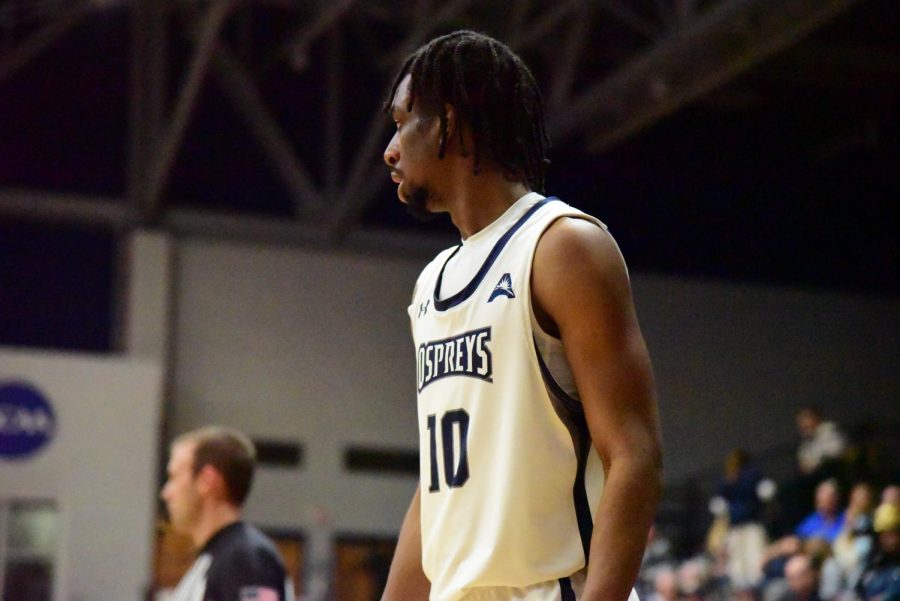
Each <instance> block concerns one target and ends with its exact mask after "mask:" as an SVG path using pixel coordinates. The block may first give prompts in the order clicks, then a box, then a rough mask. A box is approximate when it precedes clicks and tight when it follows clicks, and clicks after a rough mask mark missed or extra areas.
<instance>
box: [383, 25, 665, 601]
mask: <svg viewBox="0 0 900 601" xmlns="http://www.w3.org/2000/svg"><path fill="white" fill-rule="evenodd" d="M386 110H387V111H389V112H390V114H391V115H392V117H393V120H394V121H395V122H396V133H395V134H394V136H393V138H392V139H391V141H390V143H389V144H388V146H387V148H386V149H385V152H384V160H385V162H386V163H387V165H388V167H389V169H390V172H391V177H392V179H393V180H394V182H395V183H397V184H398V195H399V197H400V200H401V201H403V202H404V203H406V204H407V206H408V208H409V209H410V210H411V211H412V212H413V213H416V214H426V215H427V214H431V213H439V212H447V213H449V214H450V218H451V220H452V221H453V223H454V225H455V226H456V227H457V228H458V229H459V232H460V235H461V237H462V242H461V244H459V245H458V246H456V247H454V248H451V249H448V250H446V251H444V252H442V253H441V254H439V255H438V256H437V258H435V259H434V261H432V262H431V263H430V264H429V265H428V266H427V267H425V269H424V271H423V272H422V274H421V275H420V277H419V279H418V282H417V284H416V288H415V292H414V296H413V300H412V304H411V305H410V307H409V314H410V319H411V322H412V331H413V337H414V341H415V346H416V351H417V372H418V373H417V382H418V415H419V434H420V441H421V444H420V482H419V487H418V490H417V492H416V493H415V495H414V497H413V500H412V503H411V505H410V508H409V511H408V513H407V515H406V518H405V519H404V521H403V525H402V527H401V531H400V538H399V541H398V545H397V550H396V552H395V556H394V560H393V562H392V565H391V571H390V574H389V576H388V581H387V585H386V589H385V593H384V599H385V600H387V601H409V600H412V599H426V598H430V599H433V600H436V601H456V600H458V599H466V600H482V599H484V600H487V599H491V600H498V601H499V600H511V599H516V600H528V601H551V600H554V601H559V600H574V599H585V600H587V599H590V600H599V599H603V600H610V601H625V600H626V599H628V598H629V596H630V595H633V592H632V584H633V583H634V581H635V578H636V575H637V571H638V567H639V564H640V561H641V555H642V553H643V550H644V543H645V542H646V540H647V533H648V530H649V528H650V525H651V520H652V517H653V513H654V510H655V508H656V504H657V500H658V498H659V494H660V471H661V460H660V440H659V431H658V425H657V421H658V420H657V410H656V402H655V398H654V391H653V382H652V375H651V369H650V361H649V358H648V354H647V350H646V347H645V345H644V341H643V338H642V336H641V333H640V330H639V328H638V324H637V320H636V318H635V313H634V308H633V306H632V300H631V292H630V288H629V282H628V276H627V273H626V270H625V265H624V262H623V260H622V257H621V255H620V254H619V250H618V248H617V246H616V244H615V242H614V241H613V239H612V237H611V236H610V235H609V233H607V231H606V227H605V226H604V225H603V224H602V223H600V222H599V221H598V220H596V219H594V218H593V217H590V216H588V215H586V214H584V213H582V212H580V211H578V210H577V209H574V208H572V207H570V206H568V205H567V204H565V203H563V202H562V201H560V200H558V199H555V198H545V197H544V196H543V195H542V194H541V193H540V192H541V191H542V188H543V180H544V168H545V165H546V164H547V163H548V161H547V160H546V158H545V154H546V148H547V145H548V144H547V141H546V136H545V134H544V124H543V107H542V100H541V95H540V92H539V90H538V88H537V86H536V84H535V82H534V80H533V78H532V76H531V73H530V72H529V70H528V69H527V67H526V66H525V65H524V64H523V63H522V61H521V60H520V59H519V58H518V57H517V56H516V55H515V54H513V53H512V52H511V51H510V50H509V48H507V47H506V46H504V45H503V44H501V43H500V42H498V41H496V40H494V39H491V38H489V37H486V36H484V35H480V34H477V33H473V32H470V31H459V32H456V33H452V34H450V35H447V36H443V37H439V38H436V39H434V40H432V41H431V42H430V43H428V44H426V45H425V46H423V47H422V48H420V49H419V50H418V51H417V52H415V53H414V54H413V55H412V56H411V57H410V58H409V59H408V60H407V61H406V64H405V65H404V66H403V68H402V69H401V71H400V73H399V74H398V76H397V78H396V80H395V82H394V85H393V88H392V90H391V94H390V97H389V100H388V103H387V105H386ZM601 493H602V494H601Z"/></svg>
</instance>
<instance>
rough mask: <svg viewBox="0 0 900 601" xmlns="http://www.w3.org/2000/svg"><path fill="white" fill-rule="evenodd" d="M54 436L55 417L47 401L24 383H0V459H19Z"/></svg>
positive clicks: (37, 448) (36, 449) (32, 452)
mask: <svg viewBox="0 0 900 601" xmlns="http://www.w3.org/2000/svg"><path fill="white" fill-rule="evenodd" d="M55 434H56V415H55V414H54V412H53V407H52V406H51V405H50V402H49V401H48V400H47V398H46V397H45V396H44V395H43V394H41V392H40V391H38V390H37V389H36V388H34V387H33V386H31V385H29V384H26V383H24V382H0V459H23V458H25V457H28V456H30V455H33V454H34V453H37V452H38V451H40V450H41V449H42V448H43V447H44V446H46V445H47V444H49V443H50V441H51V440H53V437H54V435H55Z"/></svg>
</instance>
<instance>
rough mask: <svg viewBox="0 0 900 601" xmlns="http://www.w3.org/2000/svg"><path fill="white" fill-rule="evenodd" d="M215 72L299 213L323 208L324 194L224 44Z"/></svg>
mask: <svg viewBox="0 0 900 601" xmlns="http://www.w3.org/2000/svg"><path fill="white" fill-rule="evenodd" d="M213 72H214V73H215V75H216V78H217V79H218V80H219V83H220V84H221V87H222V91H223V92H225V96H226V98H228V100H229V101H230V102H231V104H232V105H234V107H235V108H236V109H237V111H238V113H240V114H241V115H242V116H243V117H244V119H245V121H246V122H247V125H248V126H249V127H250V132H251V133H252V134H253V136H254V137H255V138H256V140H257V142H259V144H260V146H261V148H262V150H263V151H264V152H265V153H266V154H267V155H268V157H269V160H270V161H271V162H272V165H273V166H274V167H275V170H276V171H277V172H278V175H279V176H281V179H282V181H283V182H284V184H285V185H286V186H287V188H288V193H289V194H290V196H291V200H292V201H293V203H294V208H295V213H296V214H297V215H298V216H300V215H302V214H304V213H305V212H309V211H310V209H319V208H321V207H322V206H323V205H324V201H323V199H322V195H321V194H320V193H319V191H318V190H317V189H316V185H315V184H314V183H313V179H312V177H311V176H310V174H309V172H308V171H307V169H306V168H305V167H304V166H303V163H302V162H301V161H300V158H299V157H298V156H297V153H296V152H295V151H294V148H293V146H292V145H291V141H290V140H289V139H288V137H287V135H286V134H285V133H284V131H283V130H282V128H281V126H280V125H279V124H278V121H277V120H276V119H275V117H274V115H272V113H271V111H269V109H268V107H267V106H266V103H265V101H264V100H263V99H262V96H261V95H260V93H259V90H257V88H256V84H255V83H254V82H253V79H252V78H251V77H250V75H248V74H247V72H246V70H245V69H244V68H243V66H241V63H240V62H239V61H238V60H237V59H235V58H234V57H233V56H232V55H231V54H230V53H229V52H228V51H227V50H226V49H225V48H224V47H219V48H218V49H217V50H216V54H215V56H214V57H213Z"/></svg>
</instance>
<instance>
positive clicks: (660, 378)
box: [172, 240, 900, 535]
mask: <svg viewBox="0 0 900 601" xmlns="http://www.w3.org/2000/svg"><path fill="white" fill-rule="evenodd" d="M176 255H177V256H176V275H175V278H174V279H175V285H176V290H177V296H176V299H175V315H176V317H175V324H176V332H175V344H174V348H175V368H174V370H175V371H174V375H173V377H174V412H173V415H172V418H173V419H172V424H173V429H174V431H175V432H181V431H183V430H186V429H189V428H193V427H196V426H198V425H200V424H205V423H210V422H219V423H227V424H231V425H235V426H238V427H241V428H243V429H244V430H246V431H247V432H249V433H250V434H252V435H253V436H255V437H262V438H272V439H279V440H294V441H300V442H302V443H303V445H304V447H305V452H306V454H305V462H304V465H303V466H302V467H301V468H300V469H291V468H287V469H286V468H275V469H265V470H263V471H262V473H261V474H260V476H259V479H258V482H257V485H256V489H255V492H254V494H253V495H252V498H251V501H250V506H249V508H248V509H249V514H250V516H251V517H252V518H255V519H258V520H259V521H261V522H263V523H264V524H265V525H268V526H271V527H283V528H296V529H303V528H305V526H306V520H307V515H308V509H309V507H310V506H311V505H317V504H318V505H325V506H327V507H330V508H331V511H332V519H333V523H334V527H335V528H336V529H337V530H338V531H340V532H352V533H357V534H372V535H379V534H388V535H390V534H393V533H396V531H397V529H398V528H399V525H400V522H401V520H402V517H403V513H404V511H405V509H406V506H407V504H408V501H409V498H410V495H411V494H412V491H413V489H414V486H415V481H414V480H413V479H411V478H408V477H402V476H400V477H398V476H388V475H374V474H370V475H363V474H358V473H354V474H351V473H349V472H347V471H346V470H345V469H344V467H343V463H342V453H343V451H344V450H345V448H346V447H348V446H351V445H353V446H359V445H367V446H378V447H388V448H404V449H410V450H414V449H415V448H416V431H415V428H416V424H415V419H416V417H415V389H414V384H413V374H414V371H413V370H414V363H413V361H414V356H413V348H412V343H411V341H410V335H409V324H408V318H407V315H406V306H407V304H408V302H409V298H410V295H411V291H412V287H413V284H414V282H415V278H416V275H417V274H418V272H419V270H420V269H421V267H422V266H423V265H424V263H425V261H424V260H421V259H404V258H402V257H395V258H385V257H372V258H365V257H362V256H359V255H349V254H348V255H342V254H334V253H330V254H325V253H319V252H313V251H308V250H298V249H292V248H277V247H260V246H253V245H245V244H236V243H221V242H219V243H212V242H204V241H196V240H195V241H183V242H179V244H178V247H177V252H176ZM632 278H633V286H634V293H635V299H636V303H637V307H638V313H639V317H640V320H641V324H642V327H643V330H644V334H645V337H646V339H647V342H648V345H649V347H650V351H651V353H652V357H653V361H654V366H655V372H656V378H657V387H658V390H659V397H660V410H661V415H662V426H663V434H664V438H665V451H666V476H667V479H668V480H674V479H678V478H679V477H682V476H684V475H686V474H689V473H691V472H693V471H695V470H697V469H700V468H706V467H709V466H712V465H715V464H718V463H719V461H720V458H721V456H722V455H723V454H724V453H725V452H726V451H727V450H728V449H730V448H732V447H735V446H743V447H746V448H748V449H749V450H751V451H754V450H755V451H762V450H766V449H769V448H772V447H773V446H775V445H778V444H781V443H789V442H790V441H791V440H792V439H793V437H794V435H795V431H794V424H793V411H794V408H795V407H796V405H797V404H799V403H804V402H815V403H818V404H819V405H820V406H821V407H822V408H823V409H824V410H825V412H826V413H827V414H829V415H830V416H834V417H835V418H837V419H839V420H840V421H843V422H846V423H855V422H858V421H859V420H861V419H863V418H866V417H870V416H873V417H878V416H881V417H882V418H883V417H884V416H891V415H893V416H896V400H897V399H896V395H897V391H898V390H900V380H898V374H900V358H898V352H897V349H898V348H900V307H898V306H897V303H895V302H891V301H888V300H885V299H881V300H879V299H867V298H861V297H852V296H839V295H831V294H821V293H813V292H804V291H796V290H789V289H772V288H765V287H758V286H750V285H734V284H724V283H717V282H705V281H684V280H678V279H672V278H664V277H657V276H652V275H643V274H633V276H632Z"/></svg>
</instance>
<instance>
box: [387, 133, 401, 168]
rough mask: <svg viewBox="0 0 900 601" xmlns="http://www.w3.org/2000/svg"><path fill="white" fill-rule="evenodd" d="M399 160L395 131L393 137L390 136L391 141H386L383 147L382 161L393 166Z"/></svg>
mask: <svg viewBox="0 0 900 601" xmlns="http://www.w3.org/2000/svg"><path fill="white" fill-rule="evenodd" d="M399 160H400V148H399V146H398V145H397V134H396V133H395V134H394V135H393V137H391V141H390V142H388V145H387V148H385V149H384V162H385V163H386V164H387V166H388V167H394V166H396V165H397V161H399Z"/></svg>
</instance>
